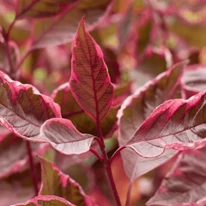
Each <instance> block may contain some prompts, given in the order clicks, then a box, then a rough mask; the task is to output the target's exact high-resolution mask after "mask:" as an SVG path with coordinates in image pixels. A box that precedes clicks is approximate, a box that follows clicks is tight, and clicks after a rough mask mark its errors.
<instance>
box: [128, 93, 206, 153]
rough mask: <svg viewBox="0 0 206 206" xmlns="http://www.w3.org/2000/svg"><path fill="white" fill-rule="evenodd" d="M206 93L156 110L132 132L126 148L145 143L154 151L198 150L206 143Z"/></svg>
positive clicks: (173, 102)
mask: <svg viewBox="0 0 206 206" xmlns="http://www.w3.org/2000/svg"><path fill="white" fill-rule="evenodd" d="M205 114H206V93H205V92H202V93H198V94H197V95H195V96H192V97H191V98H190V99H188V100H182V99H174V100H168V101H166V102H165V103H163V104H162V105H160V106H159V107H157V108H156V109H155V110H154V111H153V112H152V113H151V115H150V116H149V117H148V118H147V119H146V120H145V121H144V122H143V124H142V125H141V126H140V128H139V129H138V130H137V131H136V132H135V134H134V135H133V137H132V138H131V140H130V141H129V142H128V145H129V146H131V147H132V148H133V149H134V150H136V148H135V147H136V144H138V143H140V142H145V141H147V142H148V143H149V144H151V145H153V146H154V147H157V148H159V149H160V148H162V149H164V148H171V149H175V150H186V149H199V148H202V147H204V146H205V144H206V141H205V139H204V138H205V137H206V130H205V122H206V115H205Z"/></svg>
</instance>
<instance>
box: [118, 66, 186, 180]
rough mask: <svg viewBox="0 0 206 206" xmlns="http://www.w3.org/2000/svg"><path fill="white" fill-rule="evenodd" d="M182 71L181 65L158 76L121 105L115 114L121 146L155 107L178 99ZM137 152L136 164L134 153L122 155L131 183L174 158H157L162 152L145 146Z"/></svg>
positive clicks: (141, 146)
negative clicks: (169, 100)
mask: <svg viewBox="0 0 206 206" xmlns="http://www.w3.org/2000/svg"><path fill="white" fill-rule="evenodd" d="M183 67H184V63H180V64H178V65H176V66H174V67H173V68H172V69H170V70H168V71H167V72H165V73H162V74H160V75H159V76H158V77H157V78H155V79H153V80H152V81H150V82H148V83H147V84H146V85H145V86H144V87H142V88H140V89H138V90H137V91H136V93H135V94H133V95H131V96H129V97H128V98H127V99H126V100H125V101H124V102H123V104H122V107H121V109H120V110H119V112H118V119H119V139H118V140H119V143H120V145H126V144H127V142H128V141H129V140H130V139H131V137H132V135H133V134H134V133H135V131H136V130H137V129H138V128H139V127H140V125H141V124H142V123H143V121H144V120H145V119H146V118H147V117H148V116H149V115H150V113H151V112H152V111H153V110H154V109H155V108H156V107H157V106H158V105H160V104H161V103H163V102H164V101H166V100H167V99H170V98H175V97H180V78H181V75H182V72H183ZM137 148H138V149H137ZM136 149H137V150H138V153H139V156H136V157H135V160H134V155H135V152H133V151H131V150H130V149H128V148H126V149H124V150H123V151H122V152H121V153H122V158H123V164H124V169H125V172H126V174H127V176H128V177H129V178H131V179H135V178H136V177H138V176H140V175H142V174H144V173H146V172H148V171H150V170H152V169H154V168H155V167H157V166H159V165H161V164H162V163H164V162H165V161H167V160H168V159H169V158H171V157H172V156H173V155H174V154H175V152H173V151H169V150H168V151H166V152H165V153H164V154H163V155H162V156H160V157H158V156H159V155H160V154H161V153H163V151H162V149H160V150H159V149H158V148H157V147H156V148H153V147H152V145H150V144H148V143H146V142H141V143H139V144H138V145H136ZM144 157H150V158H151V159H149V158H144Z"/></svg>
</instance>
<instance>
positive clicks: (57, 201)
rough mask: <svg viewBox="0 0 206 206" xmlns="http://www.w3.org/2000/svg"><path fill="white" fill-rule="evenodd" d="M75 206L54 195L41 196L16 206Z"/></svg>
mask: <svg viewBox="0 0 206 206" xmlns="http://www.w3.org/2000/svg"><path fill="white" fill-rule="evenodd" d="M31 205H32V206H51V205H54V206H55V205H58V206H74V205H73V204H71V203H70V202H68V201H66V200H65V199H63V198H61V197H57V196H54V195H46V196H44V195H39V196H37V197H35V198H33V199H31V200H29V201H27V202H25V203H20V204H16V205H15V206H31Z"/></svg>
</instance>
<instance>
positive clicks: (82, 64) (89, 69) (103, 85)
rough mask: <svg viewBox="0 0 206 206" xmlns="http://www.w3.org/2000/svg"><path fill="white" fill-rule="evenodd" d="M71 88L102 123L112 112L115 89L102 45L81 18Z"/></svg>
mask: <svg viewBox="0 0 206 206" xmlns="http://www.w3.org/2000/svg"><path fill="white" fill-rule="evenodd" d="M70 88H71V91H72V94H73V96H74V98H75V99H76V101H77V102H78V103H79V105H80V106H81V108H82V109H83V110H84V111H85V112H86V113H87V114H88V115H90V116H91V117H92V118H93V119H94V121H96V122H98V123H100V122H101V121H102V120H103V119H104V117H105V116H106V114H107V113H108V111H109V109H110V107H111V105H112V100H113V95H114V91H113V90H114V89H113V86H112V84H111V82H110V77H109V74H108V70H107V66H106V64H105V62H104V60H103V54H102V51H101V49H100V47H99V46H98V45H97V44H96V43H95V41H94V39H93V38H92V37H91V36H90V34H89V33H88V32H87V30H86V28H85V26H84V19H82V20H81V22H80V24H79V27H78V30H77V34H76V37H75V39H74V41H73V46H72V73H71V78H70Z"/></svg>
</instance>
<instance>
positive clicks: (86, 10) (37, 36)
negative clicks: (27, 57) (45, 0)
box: [32, 0, 112, 49]
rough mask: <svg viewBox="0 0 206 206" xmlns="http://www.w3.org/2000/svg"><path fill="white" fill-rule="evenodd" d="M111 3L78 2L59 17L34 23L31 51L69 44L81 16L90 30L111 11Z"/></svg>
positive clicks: (102, 1)
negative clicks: (84, 18)
mask: <svg viewBox="0 0 206 206" xmlns="http://www.w3.org/2000/svg"><path fill="white" fill-rule="evenodd" d="M111 3H112V1H111V0H101V1H93V0H79V1H78V2H77V3H75V5H74V6H73V7H72V8H68V9H66V10H64V11H63V12H61V13H60V14H59V15H56V16H54V17H51V18H45V19H40V20H37V21H35V23H34V26H33V40H32V49H35V48H43V47H47V46H56V45H60V44H64V43H66V42H70V41H71V40H72V39H73V38H74V35H75V30H76V27H77V26H78V23H79V21H80V20H81V18H82V17H83V16H85V17H86V23H87V26H88V29H89V30H92V29H93V28H94V27H95V26H96V25H97V23H98V22H100V21H102V20H103V19H104V18H105V16H107V14H108V12H109V11H110V10H111Z"/></svg>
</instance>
